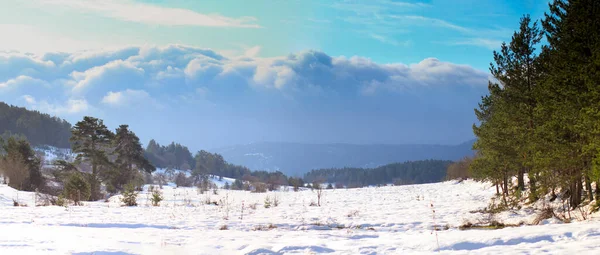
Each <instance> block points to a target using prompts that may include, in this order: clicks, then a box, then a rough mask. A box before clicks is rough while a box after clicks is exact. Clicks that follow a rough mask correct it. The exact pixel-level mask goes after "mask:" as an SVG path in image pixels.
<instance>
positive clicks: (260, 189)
mask: <svg viewBox="0 0 600 255" xmlns="http://www.w3.org/2000/svg"><path fill="white" fill-rule="evenodd" d="M252 186H254V190H253V191H252V192H253V193H266V192H267V185H266V184H264V183H262V182H255V183H253V184H252Z"/></svg>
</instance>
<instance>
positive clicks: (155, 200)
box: [150, 186, 163, 206]
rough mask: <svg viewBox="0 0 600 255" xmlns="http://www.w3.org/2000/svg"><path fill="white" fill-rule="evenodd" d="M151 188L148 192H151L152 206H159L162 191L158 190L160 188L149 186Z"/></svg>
mask: <svg viewBox="0 0 600 255" xmlns="http://www.w3.org/2000/svg"><path fill="white" fill-rule="evenodd" d="M151 187H152V189H151V190H150V192H152V198H151V200H152V206H159V205H160V201H162V200H163V195H162V192H161V191H160V189H158V188H156V187H154V186H151Z"/></svg>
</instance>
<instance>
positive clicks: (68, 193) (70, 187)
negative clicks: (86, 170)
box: [64, 173, 91, 205]
mask: <svg viewBox="0 0 600 255" xmlns="http://www.w3.org/2000/svg"><path fill="white" fill-rule="evenodd" d="M84 175H85V174H83V173H73V174H71V175H70V176H69V179H68V180H67V181H66V182H65V184H64V185H65V186H64V196H65V197H66V198H67V199H69V200H71V201H73V203H75V205H80V204H81V201H86V200H88V199H89V197H90V194H91V189H90V184H89V183H88V181H87V180H86V179H88V178H85V177H84Z"/></svg>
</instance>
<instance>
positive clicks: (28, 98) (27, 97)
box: [22, 95, 37, 104]
mask: <svg viewBox="0 0 600 255" xmlns="http://www.w3.org/2000/svg"><path fill="white" fill-rule="evenodd" d="M22 98H23V100H25V102H27V103H28V104H36V103H37V101H36V100H35V98H34V97H33V96H30V95H23V96H22Z"/></svg>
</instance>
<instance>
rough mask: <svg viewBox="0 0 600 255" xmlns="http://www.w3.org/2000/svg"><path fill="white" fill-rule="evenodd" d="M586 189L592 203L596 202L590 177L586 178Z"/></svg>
mask: <svg viewBox="0 0 600 255" xmlns="http://www.w3.org/2000/svg"><path fill="white" fill-rule="evenodd" d="M585 189H586V190H587V193H588V194H587V195H588V198H589V199H590V201H592V200H594V193H593V192H592V182H591V181H590V177H589V176H586V177H585Z"/></svg>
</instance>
